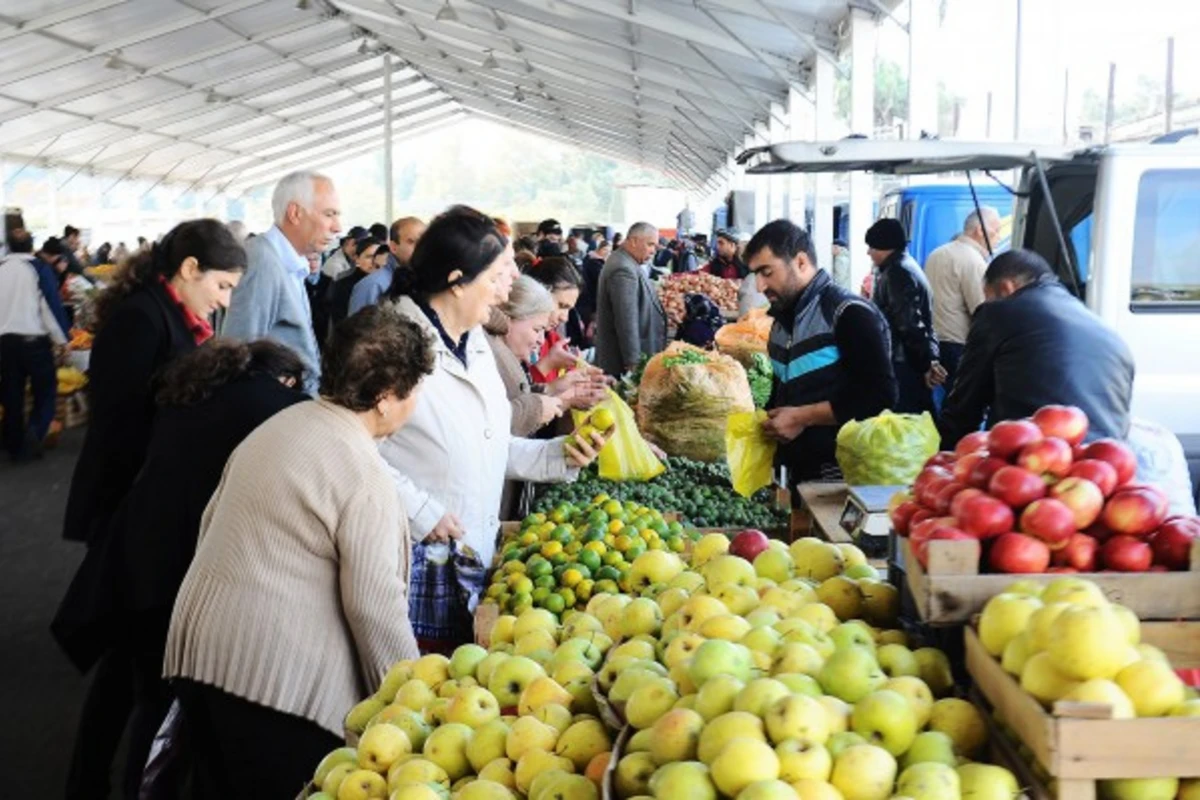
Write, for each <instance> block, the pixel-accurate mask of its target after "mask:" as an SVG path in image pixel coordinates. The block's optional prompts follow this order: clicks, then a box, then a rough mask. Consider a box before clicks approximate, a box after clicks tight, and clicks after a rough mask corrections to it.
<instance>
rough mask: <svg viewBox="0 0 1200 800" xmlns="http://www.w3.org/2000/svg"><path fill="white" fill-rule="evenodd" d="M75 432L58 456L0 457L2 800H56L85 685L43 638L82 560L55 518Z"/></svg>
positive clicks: (74, 452) (75, 446)
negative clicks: (29, 459) (21, 799)
mask: <svg viewBox="0 0 1200 800" xmlns="http://www.w3.org/2000/svg"><path fill="white" fill-rule="evenodd" d="M83 432H84V429H82V428H77V429H75V430H71V431H67V432H66V433H64V434H63V437H62V439H61V441H60V443H59V446H58V447H57V449H54V450H49V451H47V452H46V455H45V457H44V458H42V459H41V460H40V461H35V462H32V463H29V464H22V465H13V464H11V463H10V462H9V461H8V459H7V458H0V775H3V776H4V777H3V787H4V788H3V790H0V795H3V796H4V797H12V798H17V797H43V798H59V797H62V795H63V788H64V786H65V785H66V770H67V766H68V765H69V763H70V758H71V748H72V745H73V743H74V739H75V726H76V723H77V721H78V716H79V707H80V704H81V703H82V702H83V696H84V692H85V690H86V687H87V681H86V679H85V678H84V677H83V676H81V675H80V674H79V673H78V672H77V671H76V670H75V668H74V667H73V666H71V664H70V663H69V662H68V661H67V659H66V657H65V656H64V655H63V654H62V653H61V652H60V651H59V649H58V645H57V644H55V642H54V639H53V638H51V636H50V620H51V619H52V618H53V616H54V612H55V610H56V608H57V607H58V602H59V600H60V599H61V598H62V596H63V593H64V592H65V591H66V588H67V584H68V583H70V581H71V578H72V576H73V575H74V574H75V569H76V567H78V565H79V562H80V561H81V560H82V558H83V545H81V544H77V543H74V542H65V541H63V539H62V517H63V509H64V507H65V506H66V502H67V490H68V488H69V487H70V484H71V472H72V470H73V469H74V466H75V460H76V458H77V457H78V455H79V450H80V447H81V445H82V443H83ZM113 796H114V797H115V796H116V795H115V794H114V795H113ZM98 800H104V799H103V798H98Z"/></svg>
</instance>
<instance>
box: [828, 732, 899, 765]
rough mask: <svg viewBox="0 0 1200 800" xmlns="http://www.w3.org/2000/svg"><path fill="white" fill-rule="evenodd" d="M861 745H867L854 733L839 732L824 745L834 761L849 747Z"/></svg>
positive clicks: (864, 740)
mask: <svg viewBox="0 0 1200 800" xmlns="http://www.w3.org/2000/svg"><path fill="white" fill-rule="evenodd" d="M863 744H867V740H866V739H864V738H863V737H861V736H859V735H858V734H857V733H855V732H854V731H841V732H840V733H834V734H832V735H830V737H829V741H828V742H826V743H825V747H826V749H827V750H829V755H831V756H833V758H834V760H836V759H837V757H838V756H840V755H841V754H842V753H844V752H845V751H846V750H849V749H850V748H851V747H856V746H858V745H863ZM884 752H886V751H884Z"/></svg>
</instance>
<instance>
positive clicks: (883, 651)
mask: <svg viewBox="0 0 1200 800" xmlns="http://www.w3.org/2000/svg"><path fill="white" fill-rule="evenodd" d="M875 660H877V661H878V662H879V668H880V669H882V670H883V674H884V675H887V676H888V677H889V678H898V677H900V676H901V675H910V676H913V677H919V676H920V674H921V665H920V664H919V663H917V657H916V656H915V655H913V652H912V650H909V649H908V648H907V647H905V646H904V645H902V644H885V645H881V646H880V647H879V649H878V650H876V651H875Z"/></svg>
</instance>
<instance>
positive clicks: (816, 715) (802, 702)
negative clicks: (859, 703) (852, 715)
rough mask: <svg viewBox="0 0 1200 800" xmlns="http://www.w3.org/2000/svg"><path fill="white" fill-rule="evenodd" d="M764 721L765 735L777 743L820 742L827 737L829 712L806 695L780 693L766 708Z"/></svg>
mask: <svg viewBox="0 0 1200 800" xmlns="http://www.w3.org/2000/svg"><path fill="white" fill-rule="evenodd" d="M763 721H764V722H765V723H766V727H767V735H768V736H769V737H770V740H771V741H772V742H773V743H775V744H776V745H779V744H782V743H783V742H785V741H788V740H792V741H796V742H799V743H800V744H803V745H813V744H821V745H823V744H825V742H827V741H828V740H829V716H828V715H827V714H826V713H825V708H824V706H822V705H821V704H820V703H819V702H817V701H816V700H815V699H813V698H812V697H808V696H807V695H803V694H787V695H784V696H783V697H780V698H779V699H778V700H776V701H775V702H774V703H772V704H771V705H770V706H769V707H768V708H767V711H766V714H765V716H764V717H763Z"/></svg>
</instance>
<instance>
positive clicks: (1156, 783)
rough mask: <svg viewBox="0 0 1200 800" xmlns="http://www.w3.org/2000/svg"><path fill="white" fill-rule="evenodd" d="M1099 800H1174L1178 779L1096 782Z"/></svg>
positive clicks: (1177, 788) (1134, 779)
mask: <svg viewBox="0 0 1200 800" xmlns="http://www.w3.org/2000/svg"><path fill="white" fill-rule="evenodd" d="M1097 783H1098V784H1099V785H1098V786H1097V788H1098V789H1099V791H1098V792H1097V794H1099V795H1100V798H1101V800H1174V798H1175V796H1176V795H1177V794H1178V793H1179V779H1178V778H1121V779H1117V780H1109V781H1097Z"/></svg>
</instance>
